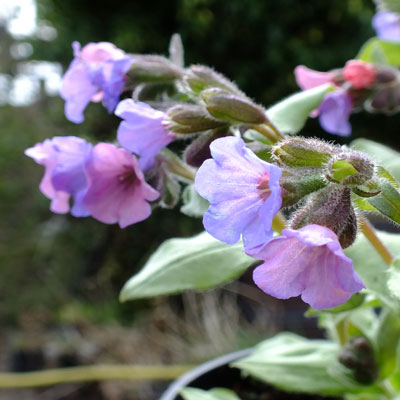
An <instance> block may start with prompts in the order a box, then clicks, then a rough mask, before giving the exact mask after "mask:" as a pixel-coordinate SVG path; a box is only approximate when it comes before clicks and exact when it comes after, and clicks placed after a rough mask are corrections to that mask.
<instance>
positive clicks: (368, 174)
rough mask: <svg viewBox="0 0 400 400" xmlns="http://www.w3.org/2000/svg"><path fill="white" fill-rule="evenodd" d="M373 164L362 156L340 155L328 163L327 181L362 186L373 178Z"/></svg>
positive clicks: (355, 154)
mask: <svg viewBox="0 0 400 400" xmlns="http://www.w3.org/2000/svg"><path fill="white" fill-rule="evenodd" d="M374 167H375V165H374V163H373V162H372V161H371V160H370V159H369V158H368V157H367V156H365V155H364V154H361V153H357V152H349V153H342V154H339V155H337V156H335V157H333V158H332V159H331V160H330V161H329V165H328V172H327V175H326V177H327V179H328V180H329V181H331V182H335V183H341V184H343V185H348V186H356V185H363V184H364V183H366V182H367V181H369V180H370V179H372V178H373V176H374Z"/></svg>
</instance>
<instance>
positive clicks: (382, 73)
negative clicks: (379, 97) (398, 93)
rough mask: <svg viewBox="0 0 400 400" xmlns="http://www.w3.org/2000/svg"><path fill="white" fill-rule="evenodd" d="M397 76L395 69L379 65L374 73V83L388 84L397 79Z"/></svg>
mask: <svg viewBox="0 0 400 400" xmlns="http://www.w3.org/2000/svg"><path fill="white" fill-rule="evenodd" d="M397 76H398V72H397V70H396V69H394V68H388V67H379V69H378V71H377V73H376V78H375V83H376V84H381V85H384V84H388V83H391V82H393V81H394V80H395V79H397Z"/></svg>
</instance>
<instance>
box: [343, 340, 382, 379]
mask: <svg viewBox="0 0 400 400" xmlns="http://www.w3.org/2000/svg"><path fill="white" fill-rule="evenodd" d="M338 360H339V362H340V363H341V364H343V365H344V366H346V367H347V368H349V369H350V370H352V372H353V376H354V379H355V380H356V381H358V382H360V383H363V384H371V383H373V382H374V381H375V380H376V379H377V377H378V373H379V370H378V366H377V363H376V361H375V355H374V350H373V348H372V346H371V344H370V342H369V341H368V340H367V339H366V338H365V337H363V336H355V337H353V338H351V339H350V340H349V341H348V342H347V343H346V344H345V345H344V347H343V349H342V350H341V351H340V353H339V356H338Z"/></svg>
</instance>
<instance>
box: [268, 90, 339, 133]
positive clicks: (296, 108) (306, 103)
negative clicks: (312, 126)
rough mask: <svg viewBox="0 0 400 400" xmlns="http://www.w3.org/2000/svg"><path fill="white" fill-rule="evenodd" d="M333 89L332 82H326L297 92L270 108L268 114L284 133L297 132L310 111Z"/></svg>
mask: <svg viewBox="0 0 400 400" xmlns="http://www.w3.org/2000/svg"><path fill="white" fill-rule="evenodd" d="M332 90H333V86H332V85H331V84H325V85H321V86H318V87H315V88H313V89H308V90H304V91H302V92H299V93H296V94H294V95H292V96H290V97H287V98H286V99H284V100H282V101H280V102H279V103H277V104H275V105H273V106H272V107H271V108H269V109H268V110H267V116H268V118H269V119H270V120H271V121H272V122H273V123H274V124H275V125H276V126H277V128H278V129H279V130H280V131H282V132H283V133H289V134H295V133H297V132H299V131H300V130H301V129H302V128H303V126H304V125H305V123H306V121H307V118H308V117H309V114H310V112H311V111H313V110H315V109H316V108H317V107H318V106H319V105H320V104H321V102H322V100H323V99H324V97H325V95H326V94H327V93H328V92H330V91H332Z"/></svg>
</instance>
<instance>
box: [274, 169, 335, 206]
mask: <svg viewBox="0 0 400 400" xmlns="http://www.w3.org/2000/svg"><path fill="white" fill-rule="evenodd" d="M280 183H281V186H282V189H283V192H282V194H283V197H282V207H288V206H292V205H294V204H296V203H297V202H299V201H300V200H301V199H303V198H304V197H305V196H307V195H309V194H311V193H313V192H316V191H318V190H320V189H322V188H323V187H325V186H326V185H327V184H328V182H327V181H326V179H324V177H323V176H322V175H321V174H320V173H319V172H318V170H317V169H316V168H308V169H304V168H302V169H301V173H299V174H294V173H291V172H289V171H284V172H283V174H282V178H281V181H280Z"/></svg>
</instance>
